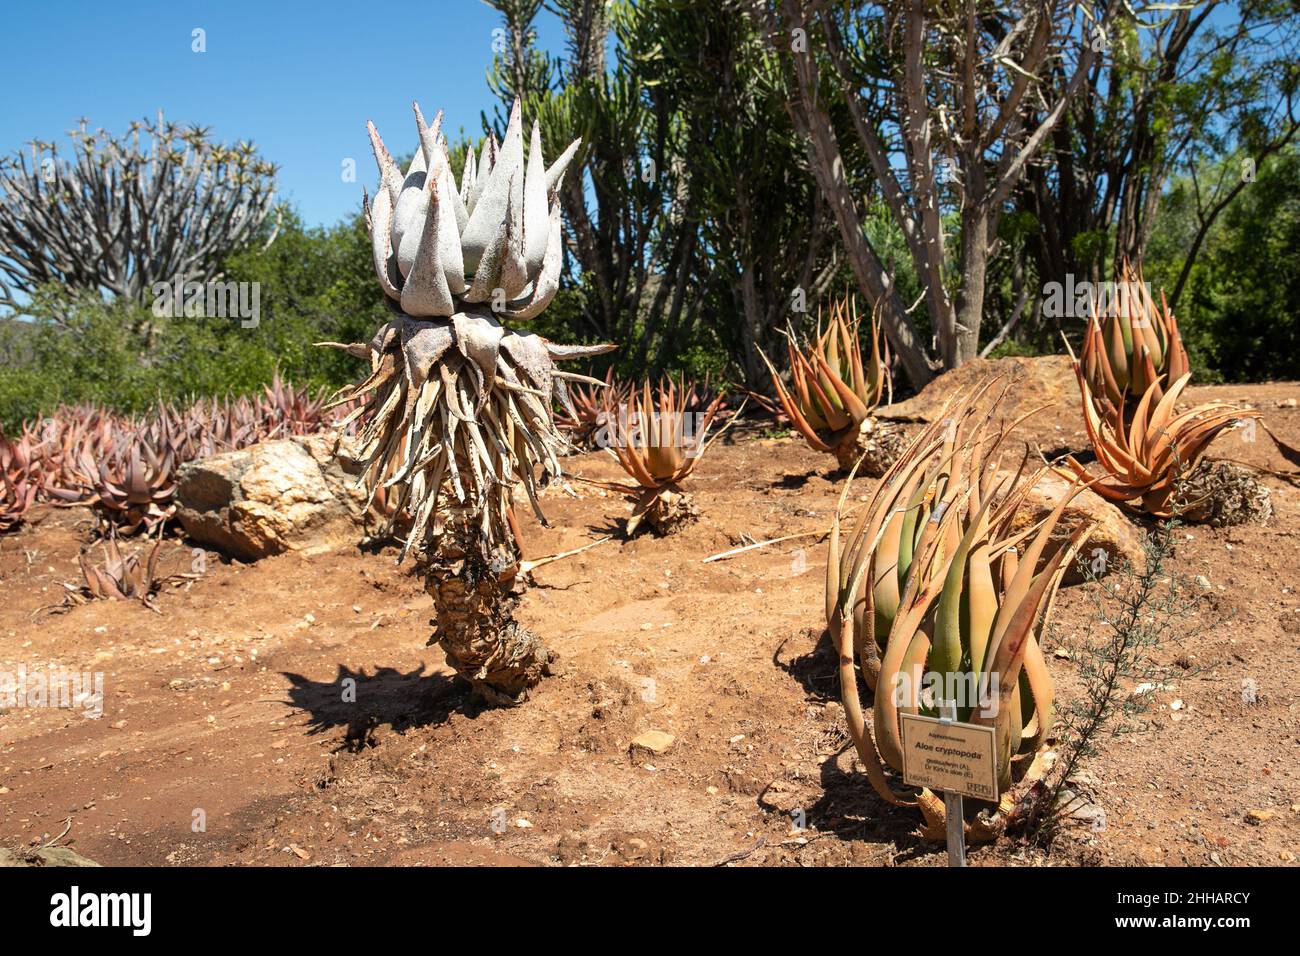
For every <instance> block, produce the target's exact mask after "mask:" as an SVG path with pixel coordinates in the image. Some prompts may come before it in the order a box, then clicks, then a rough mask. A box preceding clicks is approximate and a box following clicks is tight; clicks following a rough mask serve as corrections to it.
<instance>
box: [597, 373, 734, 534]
mask: <svg viewBox="0 0 1300 956" xmlns="http://www.w3.org/2000/svg"><path fill="white" fill-rule="evenodd" d="M611 391H613V390H612V389H611ZM725 397H726V396H725V395H724V394H722V393H719V394H718V395H716V396H715V397H713V398H712V400H709V401H701V400H700V398H699V393H698V391H697V389H696V387H695V385H694V384H693V383H690V384H688V383H687V382H686V381H685V380H684V379H678V380H677V381H676V382H674V381H673V380H672V379H671V378H668V379H665V380H664V381H663V382H662V383H661V384H660V385H659V387H658V388H655V389H651V387H650V383H649V382H648V381H647V382H645V383H644V384H643V385H642V387H641V389H639V390H632V391H631V392H630V393H629V394H628V395H627V399H626V401H622V402H618V403H617V405H616V404H615V399H616V396H610V397H609V398H608V399H607V402H606V405H605V410H604V415H605V422H606V425H605V426H604V432H603V434H604V436H607V439H606V440H604V441H602V444H605V445H606V448H607V450H608V451H609V453H610V454H611V455H613V456H614V457H615V458H617V459H618V463H619V464H620V465H622V466H623V470H624V471H626V472H627V473H628V474H629V475H630V476H631V477H632V478H633V480H635V481H636V484H635V485H625V484H619V483H609V484H608V487H610V488H612V489H614V490H617V491H621V492H624V493H626V494H630V495H635V496H636V504H635V507H634V508H633V509H632V517H631V518H630V519H628V523H627V533H628V534H629V535H632V534H635V533H636V531H637V529H638V528H639V527H640V526H641V523H642V522H643V521H645V522H648V523H649V524H650V526H651V527H653V528H654V529H655V531H656V532H658V533H660V534H667V533H668V532H670V531H672V530H673V529H675V528H676V527H678V526H680V525H681V524H683V523H685V522H687V521H690V520H692V519H693V518H694V517H695V516H696V515H697V511H696V508H695V505H694V502H693V500H692V498H691V496H690V495H688V494H687V493H686V492H685V491H683V490H682V488H681V482H682V481H683V480H685V478H686V477H687V476H688V475H690V474H691V472H693V471H694V470H695V467H696V465H698V464H699V463H700V459H701V458H703V457H704V453H705V452H706V451H707V450H708V448H709V446H710V445H712V443H713V442H711V441H708V440H707V439H708V432H709V428H710V426H711V425H712V424H713V419H714V417H715V416H716V415H717V414H718V409H719V408H721V406H722V402H723V399H724V398H725ZM737 417H739V416H735V417H733V418H732V421H735V420H736V418H737ZM724 430H725V428H724ZM721 434H722V432H721V431H720V432H718V433H717V435H715V436H714V441H716V440H717V438H718V437H720V436H721Z"/></svg>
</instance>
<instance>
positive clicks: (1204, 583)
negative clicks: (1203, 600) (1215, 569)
mask: <svg viewBox="0 0 1300 956" xmlns="http://www.w3.org/2000/svg"><path fill="white" fill-rule="evenodd" d="M1193 580H1195V581H1196V586H1197V587H1198V588H1200V589H1201V590H1202V591H1208V590H1209V589H1210V587H1211V584H1210V579H1209V578H1207V577H1206V576H1205V575H1204V574H1198V575H1197V576H1196V577H1195V578H1194V579H1193Z"/></svg>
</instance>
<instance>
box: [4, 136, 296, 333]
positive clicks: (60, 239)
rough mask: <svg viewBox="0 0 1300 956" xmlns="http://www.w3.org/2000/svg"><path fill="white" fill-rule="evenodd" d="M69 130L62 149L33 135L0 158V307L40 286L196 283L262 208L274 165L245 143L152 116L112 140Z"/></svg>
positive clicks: (133, 287)
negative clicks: (215, 138)
mask: <svg viewBox="0 0 1300 956" xmlns="http://www.w3.org/2000/svg"><path fill="white" fill-rule="evenodd" d="M68 135H69V138H70V140H71V148H70V149H68V150H67V151H66V152H65V153H62V154H61V153H60V152H59V148H58V147H57V146H56V145H55V144H54V143H48V142H42V141H39V140H33V141H32V142H31V143H30V144H29V147H28V149H26V150H19V151H17V152H16V153H14V154H13V155H11V156H7V157H2V158H0V304H2V305H7V306H9V307H11V308H12V309H14V310H15V311H21V310H22V304H23V302H24V301H25V299H26V298H28V297H30V296H31V295H32V294H33V293H34V292H35V291H36V290H37V289H38V288H39V287H41V286H43V285H47V284H57V285H61V286H63V287H65V288H67V289H69V290H71V291H80V292H94V293H98V294H107V295H109V296H112V297H123V298H127V299H131V300H140V299H141V298H142V297H143V296H145V294H146V293H147V292H148V290H149V289H150V287H151V286H152V285H153V284H154V283H155V282H172V281H174V280H175V279H176V277H177V276H184V277H185V278H186V279H193V280H195V281H205V280H207V279H210V278H212V277H213V276H214V275H215V273H216V272H217V270H218V268H219V263H220V261H221V259H222V258H223V257H224V256H225V255H226V254H227V253H228V252H230V251H232V250H233V249H235V248H237V247H239V246H241V245H243V244H244V243H246V242H248V241H249V240H250V239H252V238H254V237H256V236H257V235H258V233H259V230H260V229H261V228H262V225H263V223H264V221H265V220H266V218H267V215H268V213H269V212H270V211H271V208H272V199H273V196H274V178H275V172H276V168H275V166H274V165H273V164H271V163H269V162H267V161H266V160H264V159H262V158H261V157H260V156H259V155H258V154H257V152H256V150H255V149H254V147H253V144H252V143H249V142H240V143H236V144H235V145H233V146H227V145H224V144H221V143H216V142H213V141H212V140H210V139H209V131H208V130H207V129H206V128H204V127H199V126H186V127H181V126H178V125H177V124H175V123H169V122H167V121H166V120H164V119H163V115H162V113H161V112H159V114H158V118H157V120H156V121H155V122H150V121H148V120H143V121H137V122H133V123H132V124H131V126H130V130H129V132H128V133H127V134H126V135H125V136H123V137H115V136H113V135H111V134H109V133H107V132H105V131H104V130H102V129H98V130H95V131H93V132H92V131H90V130H88V129H87V121H86V120H84V119H83V120H81V121H80V123H79V124H78V128H77V129H75V130H71V131H69V134H68Z"/></svg>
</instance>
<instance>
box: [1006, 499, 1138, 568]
mask: <svg viewBox="0 0 1300 956" xmlns="http://www.w3.org/2000/svg"><path fill="white" fill-rule="evenodd" d="M1069 487H1070V486H1069V483H1068V482H1066V481H1065V480H1064V479H1063V478H1059V477H1057V476H1056V475H1053V474H1050V473H1049V474H1046V475H1044V476H1043V477H1042V478H1040V479H1039V481H1038V484H1037V485H1035V487H1034V489H1033V491H1031V492H1030V493H1029V495H1028V496H1027V497H1026V499H1025V506H1024V507H1023V508H1021V510H1020V514H1019V516H1018V518H1017V522H1018V524H1017V527H1018V528H1022V527H1026V526H1028V525H1030V524H1033V523H1034V522H1036V521H1038V520H1039V519H1041V518H1045V517H1047V515H1048V514H1049V513H1051V511H1052V509H1053V508H1055V507H1056V506H1057V505H1059V504H1060V503H1061V498H1062V496H1063V495H1065V493H1066V492H1067V491H1068V490H1069ZM1088 522H1091V523H1092V524H1093V526H1094V527H1093V532H1092V536H1091V537H1090V538H1089V539H1088V541H1087V543H1086V544H1085V545H1084V547H1083V552H1082V554H1083V560H1084V561H1086V562H1087V563H1088V565H1089V566H1090V567H1091V568H1092V570H1093V572H1094V573H1096V575H1097V576H1098V577H1101V576H1103V575H1105V574H1109V573H1111V572H1112V571H1114V570H1115V567H1116V563H1117V561H1127V562H1128V563H1129V564H1130V565H1131V566H1133V567H1134V568H1141V567H1142V566H1143V564H1144V561H1145V553H1146V552H1145V551H1144V550H1143V547H1142V544H1143V535H1142V532H1141V530H1140V529H1139V528H1138V527H1136V526H1135V525H1134V524H1133V522H1132V521H1130V520H1129V518H1128V516H1127V515H1125V514H1124V512H1123V511H1121V510H1120V509H1119V508H1118V507H1116V506H1115V505H1113V504H1111V503H1110V502H1109V501H1107V500H1106V499H1105V498H1103V497H1101V495H1099V494H1097V493H1096V492H1095V491H1089V490H1085V491H1081V492H1079V494H1078V495H1076V496H1075V498H1074V500H1073V501H1071V502H1070V504H1069V505H1067V506H1066V508H1065V513H1064V514H1062V515H1061V521H1060V523H1059V524H1058V525H1057V530H1056V532H1055V535H1056V537H1058V538H1060V539H1061V540H1066V539H1068V538H1069V537H1071V536H1073V534H1074V532H1075V531H1076V530H1077V529H1078V528H1079V527H1080V526H1081V525H1083V524H1085V523H1088ZM1049 553H1050V551H1049ZM1083 577H1084V576H1083V574H1082V573H1081V572H1080V570H1079V568H1078V565H1077V562H1075V561H1072V562H1071V565H1070V568H1069V569H1068V570H1067V571H1066V572H1065V581H1066V583H1077V582H1078V581H1081V580H1083Z"/></svg>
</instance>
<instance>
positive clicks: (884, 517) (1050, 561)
mask: <svg viewBox="0 0 1300 956" xmlns="http://www.w3.org/2000/svg"><path fill="white" fill-rule="evenodd" d="M993 384H994V381H993V380H990V381H988V382H985V383H983V384H981V385H979V386H976V387H975V388H973V389H970V390H967V391H965V392H963V393H961V394H959V395H958V396H955V397H954V398H953V399H952V400H950V402H949V403H948V405H947V407H946V408H945V410H944V413H943V414H942V415H941V416H940V417H939V419H938V420H936V421H935V422H933V423H932V424H930V425H928V426H927V427H926V428H925V429H924V430H922V431H921V432H920V433H918V434H917V435H916V436H915V437H914V439H913V440H912V442H911V444H910V445H909V446H908V447H907V448H906V449H905V450H904V451H903V453H902V454H901V455H900V456H899V458H898V459H897V460H896V461H895V462H894V464H893V465H892V466H891V467H890V468H889V470H888V471H887V472H886V474H885V475H884V476H883V477H882V478H881V480H880V481H879V482H878V483H877V485H876V487H875V490H874V491H873V492H872V494H871V495H870V497H869V499H868V501H867V503H866V506H865V508H864V510H863V511H862V514H861V516H860V517H859V519H858V520H857V522H856V524H855V526H854V527H853V528H852V529H851V530H850V529H848V528H846V527H845V525H844V517H845V514H846V510H845V503H846V502H847V500H848V495H849V489H850V487H851V485H852V475H850V480H849V482H847V483H846V484H845V487H844V490H843V492H842V494H841V496H840V501H839V505H838V507H837V509H836V515H835V521H834V523H833V525H832V530H831V538H830V553H829V558H828V562H827V579H826V618H827V622H828V625H829V629H830V634H831V637H832V640H833V642H835V643H836V645H837V647H838V650H839V659H840V693H841V699H842V701H843V704H844V711H845V716H846V719H847V722H848V730H849V736H850V737H851V738H852V740H853V742H854V744H855V746H856V749H857V752H858V755H859V757H860V758H861V760H862V762H863V764H864V766H865V768H866V772H867V776H868V779H869V780H870V782H871V784H872V786H873V787H874V788H875V790H876V791H877V792H878V793H879V794H880V795H881V796H882V797H884V798H885V799H886V800H888V801H889V802H890V803H893V804H896V805H901V806H919V807H920V809H921V811H922V813H923V814H924V816H925V817H926V820H927V830H926V832H927V833H929V834H934V833H941V832H942V826H943V803H942V801H941V800H940V799H939V798H937V797H936V796H935V795H934V794H932V793H930V792H929V791H926V790H921V791H920V792H916V791H914V790H913V789H911V788H904V787H901V786H900V784H901V782H900V781H896V780H893V779H891V776H892V775H891V774H890V772H889V770H890V768H892V770H893V771H896V772H899V773H901V771H902V769H903V764H902V737H901V723H900V715H901V714H905V713H918V714H925V715H929V716H941V713H940V710H939V705H940V700H941V699H942V700H946V701H951V702H952V704H953V705H954V706H955V708H956V716H957V718H958V719H960V720H963V721H970V722H973V723H979V724H986V725H990V726H992V727H994V728H995V731H996V741H997V770H998V783H999V794H997V795H994V794H990V797H991V798H992V799H996V797H997V796H1002V797H1003V799H1002V800H1001V801H1000V802H999V813H1000V814H1002V815H1005V813H1006V812H1007V811H1008V810H1009V808H1010V807H1011V806H1012V802H1013V801H1011V799H1010V797H1009V796H1007V794H1008V791H1009V790H1010V788H1011V786H1012V784H1013V780H1014V779H1017V778H1018V780H1019V781H1020V782H1021V783H1025V782H1028V781H1031V780H1032V779H1034V778H1035V777H1037V776H1038V775H1039V774H1040V773H1041V764H1040V762H1039V760H1038V758H1039V756H1040V755H1041V745H1042V743H1043V741H1044V739H1045V737H1046V735H1047V733H1048V730H1049V729H1050V727H1051V724H1052V719H1053V702H1054V696H1055V695H1054V690H1053V684H1052V679H1051V676H1050V674H1049V673H1048V671H1047V666H1046V663H1045V661H1044V659H1043V654H1042V650H1041V648H1040V646H1039V643H1038V641H1039V634H1040V633H1041V629H1042V627H1043V626H1044V624H1045V622H1046V620H1047V618H1048V617H1049V616H1050V613H1051V606H1052V602H1053V600H1054V597H1055V594H1056V591H1057V589H1058V587H1059V586H1060V583H1061V578H1062V575H1063V574H1064V572H1065V570H1066V567H1067V562H1068V561H1069V560H1070V559H1071V557H1072V556H1073V555H1074V553H1076V551H1077V550H1078V548H1079V547H1081V546H1082V544H1083V542H1084V540H1085V539H1086V537H1087V535H1088V534H1089V533H1090V531H1091V526H1089V525H1085V526H1082V527H1080V528H1079V529H1078V530H1077V531H1076V532H1075V533H1074V535H1073V537H1072V538H1071V539H1070V540H1069V541H1066V542H1063V543H1058V542H1056V541H1055V540H1054V539H1053V532H1054V531H1055V530H1056V528H1057V525H1058V523H1059V521H1060V519H1061V516H1062V514H1063V513H1064V511H1065V508H1066V507H1067V506H1068V504H1069V502H1070V501H1071V500H1072V499H1073V498H1074V496H1075V494H1077V488H1082V487H1083V486H1082V485H1079V486H1077V488H1076V490H1073V491H1071V492H1069V493H1068V494H1066V495H1064V496H1062V498H1061V500H1060V502H1059V503H1058V504H1057V505H1056V507H1055V508H1054V509H1053V510H1052V511H1051V512H1050V513H1049V514H1047V515H1046V517H1043V518H1041V519H1037V520H1033V519H1031V520H1029V521H1028V522H1024V521H1018V520H1017V518H1018V517H1021V516H1022V515H1023V513H1024V509H1026V508H1027V505H1026V498H1027V496H1028V494H1029V493H1030V492H1031V491H1032V489H1033V487H1034V485H1035V484H1036V483H1037V481H1038V479H1039V478H1040V477H1041V476H1042V475H1043V474H1044V472H1045V471H1046V469H1045V468H1041V469H1036V470H1034V471H1032V472H1030V471H1028V470H1027V464H1028V455H1027V454H1026V455H1025V457H1024V458H1023V459H1022V461H1021V463H1020V467H1019V469H1018V470H1016V471H1015V472H1010V471H1006V472H1003V471H1000V470H999V467H998V466H999V462H1000V459H1001V457H1002V448H1003V445H1004V443H1005V441H1006V439H1007V437H1008V435H1009V433H1010V432H1011V430H1012V428H1014V424H1013V425H1011V426H997V427H995V426H994V425H993V421H992V417H993V407H994V406H996V404H997V402H996V401H992V402H990V401H989V400H988V399H989V392H990V390H991V388H992V386H993ZM859 670H860V672H861V674H862V675H863V677H864V678H865V679H866V681H867V683H868V685H869V686H870V687H871V688H872V689H873V690H874V692H875V693H874V701H873V706H872V714H871V715H870V716H869V717H868V716H866V715H864V713H863V709H862V704H861V701H860V699H859V696H858V690H857V675H858V672H859ZM1017 768H1018V772H1015V773H1013V770H1016V769H1017Z"/></svg>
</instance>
